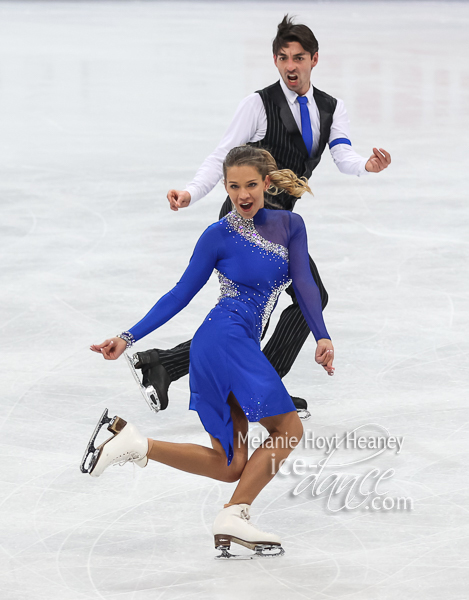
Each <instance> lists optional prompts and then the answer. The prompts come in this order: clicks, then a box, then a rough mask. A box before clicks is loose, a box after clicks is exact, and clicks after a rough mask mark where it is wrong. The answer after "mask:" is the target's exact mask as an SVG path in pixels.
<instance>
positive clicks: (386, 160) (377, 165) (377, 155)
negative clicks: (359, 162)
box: [365, 148, 391, 173]
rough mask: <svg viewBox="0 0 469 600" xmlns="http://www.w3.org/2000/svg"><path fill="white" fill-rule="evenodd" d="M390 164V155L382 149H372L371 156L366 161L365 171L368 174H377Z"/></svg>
mask: <svg viewBox="0 0 469 600" xmlns="http://www.w3.org/2000/svg"><path fill="white" fill-rule="evenodd" d="M390 164H391V155H390V154H389V152H386V150H383V148H380V149H379V150H378V148H373V154H372V155H371V156H370V158H369V159H368V161H367V163H366V165H365V169H366V170H367V171H369V172H370V173H379V172H380V171H382V170H383V169H386V168H387V167H389V165H390Z"/></svg>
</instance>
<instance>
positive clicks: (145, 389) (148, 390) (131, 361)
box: [124, 352, 161, 412]
mask: <svg viewBox="0 0 469 600" xmlns="http://www.w3.org/2000/svg"><path fill="white" fill-rule="evenodd" d="M124 358H125V360H126V361H127V364H128V365H129V369H130V371H131V373H132V375H133V377H134V379H135V381H136V382H137V385H138V387H139V390H140V393H141V394H142V396H143V397H144V399H145V402H146V403H147V404H148V406H149V407H150V409H151V410H153V411H155V412H159V411H160V410H161V402H160V400H159V398H158V394H157V393H156V390H155V388H154V387H153V386H152V385H147V386H145V385H143V383H142V382H141V381H140V377H139V376H138V373H137V371H136V369H135V365H136V364H137V363H138V356H137V354H133V355H132V356H129V354H128V353H127V352H124Z"/></svg>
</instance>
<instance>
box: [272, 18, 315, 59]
mask: <svg viewBox="0 0 469 600" xmlns="http://www.w3.org/2000/svg"><path fill="white" fill-rule="evenodd" d="M290 42H298V43H299V44H301V45H302V46H303V48H304V49H305V50H306V52H309V53H310V54H311V58H312V57H313V55H314V54H316V52H317V51H318V49H319V44H318V41H317V39H316V38H315V36H314V33H313V32H312V31H311V29H310V28H309V27H307V26H306V25H301V24H295V23H293V17H289V16H288V14H287V15H285V16H284V17H283V20H282V22H281V23H279V25H278V27H277V35H276V36H275V38H274V41H273V42H272V51H273V53H274V56H277V55H278V53H279V52H280V50H281V49H282V48H285V46H286V45H287V44H289V43H290Z"/></svg>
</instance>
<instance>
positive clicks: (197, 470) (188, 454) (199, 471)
mask: <svg viewBox="0 0 469 600" xmlns="http://www.w3.org/2000/svg"><path fill="white" fill-rule="evenodd" d="M228 404H229V405H230V408H231V418H232V420H233V434H234V435H233V460H232V461H231V464H230V465H229V466H228V465H227V461H226V454H225V451H224V450H223V447H222V445H221V443H220V442H219V441H218V440H217V439H215V438H214V437H212V436H210V438H211V440H212V448H206V447H205V446H198V445H197V444H181V443H173V442H160V441H158V440H152V439H149V440H148V454H147V456H148V458H149V459H151V460H155V461H156V462H160V463H163V464H165V465H169V466H170V467H174V468H176V469H180V470H181V471H186V472H188V473H194V474H196V475H203V476H205V477H211V478H212V479H218V480H220V481H226V482H233V481H238V479H239V478H240V475H241V473H242V472H243V469H244V467H245V465H246V461H247V459H248V446H247V432H248V420H247V418H246V415H245V414H244V412H243V410H242V409H241V407H240V406H239V404H238V402H237V401H236V399H235V397H234V396H233V394H230V396H229V398H228Z"/></svg>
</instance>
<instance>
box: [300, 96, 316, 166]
mask: <svg viewBox="0 0 469 600" xmlns="http://www.w3.org/2000/svg"><path fill="white" fill-rule="evenodd" d="M297 100H298V103H299V105H300V114H301V135H302V136H303V140H304V143H305V145H306V148H307V150H308V155H309V156H311V150H312V149H313V130H312V128H311V119H310V117H309V110H308V98H306V97H305V96H298V97H297Z"/></svg>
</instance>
